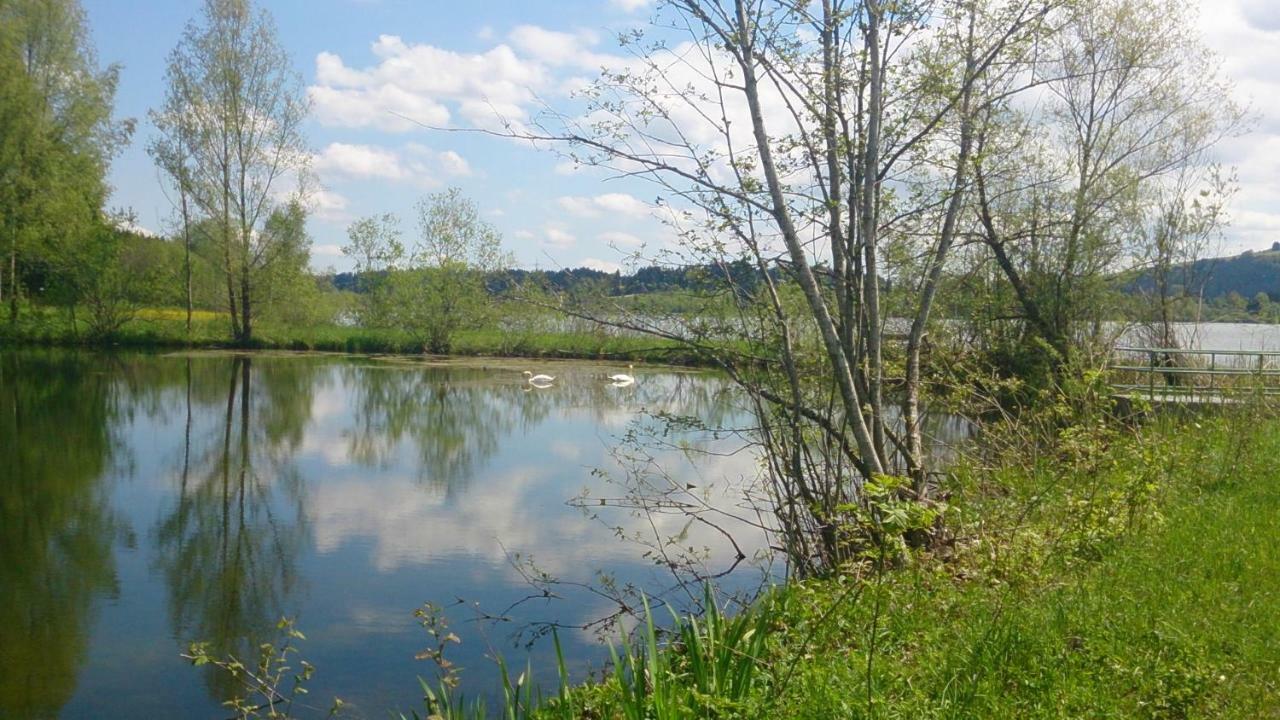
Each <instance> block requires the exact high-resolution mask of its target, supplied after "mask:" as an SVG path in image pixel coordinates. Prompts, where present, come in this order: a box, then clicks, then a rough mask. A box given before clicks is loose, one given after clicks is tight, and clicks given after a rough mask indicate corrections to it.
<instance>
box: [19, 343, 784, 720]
mask: <svg viewBox="0 0 1280 720" xmlns="http://www.w3.org/2000/svg"><path fill="white" fill-rule="evenodd" d="M526 366H527V367H528V368H529V369H532V370H534V371H536V372H549V373H551V374H554V375H558V376H559V377H558V378H557V380H556V383H555V385H554V386H553V387H551V388H548V389H545V390H537V389H530V388H529V387H528V385H527V384H526V383H525V382H524V380H523V378H522V376H521V370H523V369H525V368H526ZM618 370H619V368H618V367H617V366H616V365H615V366H605V365H597V364H589V363H545V362H539V363H532V362H530V363H522V362H506V361H493V362H489V363H485V362H458V363H450V364H428V363H425V362H418V361H413V360H405V359H400V360H393V359H384V360H375V359H369V358H358V357H347V356H323V355H321V356H317V355H307V356H301V355H290V354H286V353H279V354H251V355H233V354H225V353H190V354H168V355H155V354H133V353H89V352H73V351H61V350H30V351H26V350H24V351H16V352H15V351H5V352H0V717H2V718H6V719H9V718H13V719H20V718H35V717H49V716H60V717H66V718H137V717H161V716H175V715H182V716H189V717H209V718H220V717H224V716H226V714H227V713H226V711H225V710H224V709H222V708H220V707H219V701H220V700H221V699H222V698H223V697H225V696H226V693H228V692H229V691H230V690H231V687H230V686H229V685H228V683H227V682H225V679H224V678H223V677H221V676H219V675H217V674H216V673H214V672H212V671H210V669H209V668H208V667H204V668H193V667H191V666H190V664H189V663H187V662H186V661H184V660H183V659H181V657H180V653H182V652H184V651H185V650H186V648H187V646H188V643H189V642H190V641H193V640H203V641H208V642H210V643H211V647H212V648H213V649H214V650H215V651H218V652H228V651H234V652H237V653H240V654H242V655H245V656H247V655H248V653H247V652H246V650H245V648H247V647H252V646H255V645H256V643H257V642H260V641H262V640H270V639H272V638H273V637H274V634H273V630H274V627H275V623H276V621H277V620H278V619H279V618H281V617H282V616H288V617H291V618H294V619H295V621H296V623H297V626H298V628H299V629H301V630H302V631H303V632H304V633H306V635H307V640H306V641H305V642H302V643H301V644H300V648H301V654H300V657H302V658H305V659H307V660H308V661H310V662H311V663H313V664H314V665H316V666H317V668H318V671H317V673H316V675H315V677H314V679H313V680H312V682H311V683H310V689H311V694H310V696H309V698H308V702H309V703H311V704H313V705H315V706H316V707H317V708H320V709H327V707H328V701H329V699H330V698H331V697H332V696H334V695H337V696H340V697H342V698H343V699H344V700H346V701H347V702H348V703H350V704H351V707H352V710H353V712H351V713H350V715H351V716H352V717H379V718H385V717H388V712H389V711H406V712H407V711H408V710H409V709H411V708H418V709H419V710H420V709H421V697H420V695H421V690H420V689H419V687H418V682H417V677H418V676H423V677H427V678H432V677H434V667H433V666H432V665H431V664H430V663H428V662H424V661H417V660H415V659H414V656H415V654H416V653H419V652H421V651H422V650H424V649H425V648H427V647H428V638H427V637H426V635H425V634H424V632H423V630H422V628H421V627H420V626H419V624H418V622H417V620H416V619H415V618H414V617H413V611H414V610H415V609H416V608H418V607H420V606H421V605H422V603H424V602H426V601H430V602H432V603H435V604H437V605H439V606H442V607H444V608H445V612H446V615H447V617H448V619H449V620H450V623H451V627H450V629H451V630H452V631H453V632H455V633H456V634H457V635H459V636H460V637H461V638H462V642H461V644H460V645H458V646H456V647H453V648H451V649H450V650H449V655H448V657H449V658H450V659H451V660H452V661H453V662H455V663H457V664H458V665H459V666H460V667H462V668H463V670H462V689H463V690H464V691H466V692H467V693H468V694H471V695H474V694H477V693H480V694H485V693H492V692H493V691H494V690H496V688H497V679H496V678H497V675H496V670H495V667H494V663H493V662H492V660H491V657H492V655H493V653H502V654H503V655H504V656H506V657H507V658H508V660H509V661H510V662H511V663H512V665H514V666H517V667H519V668H521V669H523V667H524V664H525V662H526V661H529V662H531V663H532V664H533V666H534V667H535V668H539V667H541V668H543V670H545V669H547V668H549V667H551V666H550V665H547V664H546V663H547V662H548V660H549V659H550V657H551V652H552V649H551V647H550V644H549V643H548V642H539V643H535V644H534V645H533V646H532V649H531V650H528V651H527V650H526V649H525V645H524V643H523V641H524V640H527V639H528V638H529V637H530V636H531V632H533V631H536V630H537V629H538V628H539V627H545V626H540V625H532V624H533V623H544V622H554V623H559V624H561V625H563V626H564V628H563V629H561V630H559V635H560V638H561V641H562V643H563V645H564V648H565V652H566V655H567V656H568V658H569V661H570V667H571V669H572V670H573V671H574V672H575V673H576V674H577V675H578V676H582V675H584V674H585V672H586V670H587V669H588V668H593V667H594V668H599V667H600V666H601V665H602V663H603V661H604V659H605V657H607V649H606V648H605V647H604V646H602V645H601V644H600V643H599V642H598V641H597V634H598V629H593V628H587V629H583V628H584V626H589V625H591V624H592V623H593V622H595V621H597V620H600V619H602V618H606V617H608V616H609V615H610V614H612V613H613V612H615V611H616V609H617V606H616V605H614V604H612V603H611V602H610V600H609V599H607V598H605V597H601V596H599V595H597V594H595V593H593V592H591V591H590V590H589V589H588V588H586V587H579V586H576V585H573V583H581V584H583V585H589V584H592V583H596V582H598V581H599V579H600V577H601V573H604V574H607V576H608V577H610V578H611V579H612V580H613V581H614V582H616V583H617V584H619V585H623V586H625V585H631V586H634V587H636V588H639V589H643V590H645V591H646V592H648V593H651V594H653V595H654V596H656V597H657V598H659V599H668V600H671V601H672V602H673V603H677V604H678V603H679V602H680V599H681V595H680V593H679V592H676V591H673V590H672V587H673V584H674V580H673V576H672V574H671V572H670V571H669V569H668V568H667V566H666V565H664V564H662V563H661V562H659V561H658V560H657V559H655V557H654V556H653V555H652V554H650V555H649V556H646V554H645V551H646V550H647V549H648V548H646V546H645V545H644V543H643V542H637V541H636V540H637V539H638V540H640V541H648V540H651V539H652V538H654V537H662V538H679V545H680V547H685V548H692V550H691V552H692V553H693V554H696V555H697V556H698V557H705V570H706V571H707V572H718V571H720V570H722V569H724V568H726V567H728V566H729V565H731V564H732V561H733V560H734V559H735V557H736V552H735V551H734V550H733V549H732V548H731V547H730V546H729V544H728V541H727V540H726V539H725V538H724V537H722V536H721V535H719V534H718V533H717V532H714V531H711V530H709V529H708V528H706V527H703V526H702V525H700V524H697V523H695V524H693V525H692V526H687V521H686V519H685V518H683V517H679V516H677V515H657V516H655V517H654V522H653V524H652V525H651V524H650V523H649V522H648V520H645V519H642V518H640V517H638V516H636V515H634V514H632V513H630V512H628V511H626V510H624V509H617V508H614V507H610V506H604V507H601V506H599V500H598V499H597V498H601V497H606V498H622V497H623V496H624V495H625V490H624V488H625V487H626V486H627V484H628V483H634V482H641V481H643V482H648V483H652V487H653V488H656V489H659V490H668V491H670V492H672V493H674V495H673V498H675V499H681V500H683V501H686V502H691V503H702V504H705V506H706V507H707V508H714V509H715V511H716V512H717V513H718V514H717V521H718V523H719V524H721V525H723V526H725V527H727V528H728V529H730V530H731V531H732V533H733V535H734V540H735V541H736V542H737V543H738V544H739V546H740V547H741V548H742V550H743V553H744V554H746V555H747V556H748V559H747V561H746V562H744V563H742V565H741V566H740V567H739V568H738V569H737V570H735V572H734V573H733V574H732V575H731V576H730V577H729V579H727V580H725V581H722V582H726V583H727V585H728V587H729V589H730V590H733V589H735V588H738V589H742V590H747V589H750V588H752V587H754V586H755V585H757V584H758V583H759V582H760V581H761V580H762V578H763V577H764V576H765V575H766V574H767V573H768V572H770V571H769V568H768V567H767V566H765V563H764V562H763V561H759V562H757V561H756V558H757V556H758V555H762V553H760V552H759V551H761V550H762V548H763V547H764V539H763V537H762V535H761V533H760V532H759V531H758V530H755V529H753V528H752V527H751V526H750V524H749V523H748V522H739V521H737V520H735V519H734V517H735V516H737V515H741V514H743V513H741V512H740V506H741V504H742V502H743V501H742V494H743V490H744V489H745V488H747V487H749V486H750V484H751V481H752V480H753V479H754V478H755V476H756V473H757V463H756V460H755V457H754V456H753V455H752V454H751V452H749V451H745V450H743V448H744V445H745V443H744V441H743V440H742V438H741V437H739V436H737V435H736V434H735V433H733V432H711V431H708V430H702V429H698V427H697V426H698V423H682V424H681V425H680V428H679V429H678V430H674V431H672V433H671V434H669V435H665V436H664V435H663V434H662V433H661V432H657V431H660V430H662V429H663V428H664V427H665V425H663V424H662V423H659V422H658V421H656V420H654V419H652V417H651V414H653V413H668V414H671V415H679V416H689V417H691V418H695V419H697V420H698V421H699V422H701V423H705V424H706V425H708V426H709V427H715V428H731V429H732V428H746V427H748V426H749V424H750V416H749V414H748V413H747V412H745V410H744V408H743V407H742V403H741V402H740V398H739V396H738V395H737V394H736V393H735V392H734V391H733V389H732V388H731V387H730V385H729V384H728V383H727V382H725V381H724V380H722V379H720V378H718V377H717V376H714V375H711V374H706V373H695V372H682V371H676V370H648V369H637V370H636V371H635V374H636V375H637V376H638V380H637V382H636V383H635V384H634V385H632V386H631V387H625V388H618V387H611V386H610V385H609V384H608V383H607V381H606V380H605V379H604V376H605V375H606V374H607V373H609V372H617V371H618ZM648 431H655V438H654V442H653V443H645V444H646V445H648V446H650V450H649V451H648V452H646V453H644V454H641V455H639V456H637V454H636V453H635V452H634V450H627V449H626V447H627V446H622V447H621V449H620V441H621V439H622V438H623V437H624V436H626V435H628V434H641V435H643V434H645V433H646V432H648ZM655 443H656V444H655ZM620 452H621V453H622V454H623V455H625V456H626V457H622V458H620V457H619V453H620ZM655 471H660V472H655ZM584 493H586V494H587V495H586V497H585V499H582V500H579V501H577V502H570V501H573V500H574V499H575V498H582V497H583V494H584ZM584 508H585V509H584ZM719 513H723V514H719ZM750 519H751V520H754V519H755V518H750ZM537 572H546V573H548V574H550V575H552V576H554V577H556V578H559V579H560V580H563V581H565V584H559V585H556V586H554V587H552V590H553V593H554V594H555V595H557V596H559V598H560V599H546V598H545V597H535V599H532V600H525V601H524V602H520V601H521V600H522V599H525V598H528V597H529V596H531V595H532V596H539V594H540V593H541V591H542V586H538V585H533V584H531V583H530V582H529V579H530V578H531V577H533V578H535V579H536V577H537V576H536V575H534V573H537ZM481 613H487V614H492V615H501V616H503V617H504V618H505V620H503V621H496V622H495V621H486V622H481V621H479V620H478V619H477V618H478V617H479V614H481ZM535 674H536V676H537V677H540V678H542V679H543V682H545V683H548V684H549V683H551V682H552V681H553V678H552V676H551V675H550V674H548V673H547V672H536V673H535ZM303 714H306V713H303ZM317 714H322V713H319V712H318V713H317Z"/></svg>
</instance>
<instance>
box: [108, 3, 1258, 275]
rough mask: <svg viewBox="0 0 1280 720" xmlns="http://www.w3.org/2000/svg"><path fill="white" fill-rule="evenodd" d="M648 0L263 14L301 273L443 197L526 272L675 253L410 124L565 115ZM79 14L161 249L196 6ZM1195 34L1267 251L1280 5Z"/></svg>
mask: <svg viewBox="0 0 1280 720" xmlns="http://www.w3.org/2000/svg"><path fill="white" fill-rule="evenodd" d="M653 1H654V0H525V1H524V2H497V1H495V0H472V1H471V2H453V1H448V0H259V2H260V3H261V4H262V6H263V7H265V8H267V9H268V10H269V11H270V12H271V14H272V15H273V16H274V18H275V21H276V24H277V26H278V28H279V32H280V39H281V42H282V44H283V45H284V47H285V49H286V50H287V51H288V52H289V53H290V55H291V56H292V57H293V60H294V64H295V67H296V69H297V70H298V72H300V73H301V75H302V78H303V82H304V84H305V85H306V88H307V93H308V94H309V96H310V98H311V101H312V103H313V108H312V114H311V117H310V118H309V120H308V122H307V125H306V127H305V132H306V135H307V138H308V140H309V142H310V144H311V146H312V148H313V150H314V153H315V155H314V162H313V168H314V170H315V171H316V174H317V177H318V180H319V183H320V189H319V190H318V191H317V193H316V195H315V196H314V198H313V205H314V208H313V214H312V217H311V219H310V222H309V231H310V234H311V236H312V239H313V243H314V244H313V247H312V266H313V267H314V268H316V269H317V270H325V269H328V268H333V269H336V270H347V269H350V267H351V263H350V261H349V260H348V259H347V258H346V257H344V256H343V255H342V252H341V246H342V244H343V243H344V242H345V240H346V227H347V225H348V224H349V223H350V222H351V221H352V220H354V219H355V218H357V217H364V216H369V215H375V214H382V213H386V212H392V213H395V214H396V215H398V216H399V217H400V218H401V227H402V230H404V231H405V234H406V236H411V235H412V234H413V232H414V217H415V211H414V204H415V202H416V201H417V199H419V198H421V197H422V196H423V195H425V194H428V193H431V192H437V191H440V190H443V189H445V188H447V187H450V186H457V187H459V188H461V189H462V190H463V192H464V193H465V194H466V195H467V196H469V197H470V198H471V199H472V200H474V201H475V202H476V203H477V204H478V205H479V207H480V208H481V211H482V213H483V215H484V217H485V219H486V220H487V221H488V222H490V223H492V224H493V225H494V226H495V227H497V228H498V230H499V231H501V232H502V234H503V237H504V243H505V246H506V248H507V249H508V250H509V251H510V252H512V254H513V255H514V256H515V258H516V261H517V263H518V264H519V265H520V266H522V267H527V268H535V267H537V268H544V269H552V268H560V267H577V266H584V265H585V266H588V267H595V268H598V269H602V270H606V271H612V270H615V269H618V268H619V267H624V266H625V265H626V263H627V258H628V257H630V256H632V255H634V254H635V252H636V251H637V249H638V248H640V247H646V248H658V247H663V246H665V245H668V244H670V243H672V242H674V239H673V238H674V235H673V232H672V231H671V230H670V229H669V228H667V227H665V226H664V225H663V224H662V223H661V222H660V220H659V219H658V217H657V216H656V215H655V212H654V210H653V203H654V200H655V198H654V197H653V190H652V186H651V185H647V184H644V183H640V182H638V181H634V180H633V181H627V180H620V179H617V178H610V177H608V176H607V175H604V174H601V173H600V172H599V171H596V170H590V169H588V170H583V169H576V170H575V169H574V168H573V166H572V163H569V162H567V161H566V160H565V159H564V158H563V157H561V156H560V155H558V154H556V153H555V152H553V151H551V150H548V149H545V148H544V149H536V148H532V147H529V146H528V145H527V144H522V143H517V142H514V141H511V140H505V139H501V138H494V137H489V136H483V135H478V134H474V133H459V132H447V131H443V130H438V129H434V130H433V129H429V128H427V127H423V125H422V124H425V125H431V126H436V127H449V128H486V127H488V128H492V127H495V126H496V123H497V118H498V117H499V116H501V117H505V118H508V119H515V120H521V119H527V118H529V117H531V116H533V115H535V114H536V113H537V111H538V108H540V107H542V106H543V105H549V106H552V107H559V106H564V105H566V104H569V103H571V93H572V91H573V90H574V89H575V88H578V87H581V86H582V85H583V84H584V83H585V82H587V81H589V80H590V79H591V78H592V77H594V76H595V75H596V74H597V73H598V72H599V69H600V67H602V66H605V65H609V64H610V63H613V62H616V61H617V59H618V57H619V55H621V53H622V51H620V50H619V49H618V47H617V42H616V40H615V38H616V37H617V34H618V33H619V32H622V31H625V30H627V29H630V28H634V27H643V26H646V25H647V24H648V22H649V20H650V18H651V16H652V14H653V7H652V3H653ZM84 4H85V9H86V11H87V12H88V15H89V22H90V24H91V30H92V33H93V38H94V42H95V44H96V47H97V50H98V55H99V58H100V60H101V61H102V62H103V63H110V62H115V63H120V64H121V65H122V71H121V80H120V88H119V91H118V95H117V114H118V115H119V116H121V117H132V118H137V119H138V121H139V124H138V129H137V132H136V134H135V136H134V139H133V142H132V144H131V145H130V146H129V147H128V148H126V149H125V150H124V152H123V153H122V154H121V156H120V157H119V158H118V159H117V160H116V162H115V164H114V165H113V167H112V172H111V183H112V185H113V187H114V193H113V196H112V199H111V201H110V205H111V207H113V208H128V209H132V210H133V212H134V213H136V216H137V222H138V224H140V225H141V226H142V227H144V228H146V229H148V230H151V231H153V232H164V231H166V230H167V229H169V228H170V227H171V223H172V220H171V218H172V215H173V213H172V206H171V203H170V201H169V200H168V198H167V197H166V195H165V194H164V192H163V191H162V189H161V184H160V181H159V179H158V176H157V173H156V170H155V167H154V165H153V164H152V162H151V160H150V158H149V157H148V156H147V154H146V151H145V146H146V142H147V140H148V138H150V137H151V136H152V135H153V133H154V128H153V127H152V126H151V125H150V123H149V122H147V121H146V115H147V110H148V109H150V108H152V107H155V106H157V105H159V104H160V102H161V100H162V98H163V94H164V66H165V57H166V55H167V54H168V53H169V52H170V51H171V50H172V48H173V46H174V45H175V44H176V43H177V41H178V39H179V36H180V35H181V32H182V28H183V26H184V25H185V24H186V23H187V22H188V21H189V20H190V19H192V18H194V17H196V16H197V14H198V13H199V9H200V5H201V3H200V0H152V1H150V2H131V1H127V0H84ZM1199 22H1200V27H1201V31H1202V33H1203V36H1204V41H1205V43H1206V45H1208V46H1209V48H1210V49H1212V50H1214V51H1215V52H1216V53H1217V54H1218V56H1219V57H1220V59H1221V61H1222V71H1223V74H1225V75H1226V76H1227V77H1229V78H1230V79H1231V80H1232V81H1233V82H1234V92H1235V94H1236V96H1237V99H1238V100H1239V101H1240V102H1241V103H1242V104H1244V105H1246V106H1247V107H1249V108H1250V110H1251V112H1252V115H1253V122H1252V124H1251V125H1250V127H1249V129H1248V132H1246V133H1244V134H1241V135H1239V136H1237V137H1233V138H1229V139H1228V140H1226V141H1224V142H1223V143H1222V144H1221V145H1220V146H1219V147H1218V149H1217V151H1216V152H1217V154H1218V159H1219V160H1220V161H1221V162H1223V163H1224V164H1225V165H1227V166H1228V167H1232V168H1234V170H1235V172H1236V175H1237V177H1238V179H1239V191H1238V193H1237V194H1236V196H1235V197H1234V198H1233V200H1232V203H1231V206H1230V208H1229V214H1230V221H1231V225H1230V227H1228V228H1227V230H1226V232H1225V235H1224V238H1223V240H1222V244H1221V247H1220V252H1221V253H1222V254H1228V253H1238V252H1240V251H1242V250H1245V249H1262V248H1266V247H1269V246H1270V245H1271V243H1273V242H1275V241H1280V0H1201V8H1200V21H1199ZM398 115H402V116H406V117H411V118H414V119H416V120H419V121H421V123H422V124H416V123H412V122H408V121H406V120H404V119H402V118H401V117H398ZM646 193H647V194H646Z"/></svg>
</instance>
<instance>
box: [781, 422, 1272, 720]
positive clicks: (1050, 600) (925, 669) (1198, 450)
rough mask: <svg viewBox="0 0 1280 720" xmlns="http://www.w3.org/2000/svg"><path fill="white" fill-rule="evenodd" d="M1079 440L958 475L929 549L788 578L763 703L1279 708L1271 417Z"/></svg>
mask: <svg viewBox="0 0 1280 720" xmlns="http://www.w3.org/2000/svg"><path fill="white" fill-rule="evenodd" d="M1091 437H1092V439H1094V440H1098V441H1099V442H1101V443H1102V444H1099V445H1091V446H1090V447H1089V448H1079V449H1078V451H1077V452H1072V451H1070V450H1068V451H1066V453H1065V454H1064V453H1062V452H1057V453H1053V454H1052V455H1050V456H1047V457H1045V458H1044V459H1043V460H1042V461H1041V462H1039V463H1035V464H1034V465H1032V466H1031V467H1029V468H1018V467H1016V466H1012V465H1010V466H1008V467H1005V468H1002V469H1001V470H999V471H998V472H997V473H996V474H995V476H994V477H992V476H986V477H982V478H975V477H971V478H968V479H967V480H966V481H967V482H968V487H963V486H962V487H960V488H957V489H956V492H957V496H956V497H955V498H954V499H953V503H954V505H955V507H956V514H957V515H962V516H965V515H967V518H965V517H955V518H953V520H954V522H956V523H957V524H959V525H960V528H959V530H958V535H957V543H958V544H959V545H961V547H958V548H956V549H954V550H953V554H952V555H951V556H950V557H949V558H947V559H946V560H945V561H944V560H942V559H939V558H937V557H920V558H917V559H916V560H915V561H914V562H913V563H912V564H911V565H910V566H909V567H906V568H903V569H900V570H898V571H895V572H891V573H888V574H886V575H885V576H883V577H880V578H876V579H873V580H866V581H864V584H863V585H862V586H861V589H862V592H861V596H860V597H859V599H858V601H857V602H852V603H849V602H847V600H848V598H849V591H848V589H847V588H849V587H856V586H857V585H856V581H855V580H853V579H851V578H845V579H844V580H843V582H842V581H840V580H822V581H815V582H808V583H801V584H798V585H796V586H793V587H791V588H788V589H787V590H785V591H784V594H785V595H786V596H787V597H788V599H789V603H788V605H787V607H788V611H787V613H786V615H785V618H784V621H785V623H786V624H787V626H788V630H787V631H786V632H784V633H781V634H780V638H781V639H780V642H779V643H778V645H777V646H776V647H775V648H774V651H773V653H772V659H773V661H774V662H781V661H784V660H789V659H791V658H796V660H795V662H796V663H797V664H796V665H795V666H794V669H790V670H788V672H789V673H790V676H791V678H792V680H791V681H790V682H789V683H787V684H785V685H784V686H783V687H779V688H775V689H774V692H775V693H776V695H775V697H776V712H775V713H774V715H775V716H776V717H795V718H805V717H854V718H856V717H877V718H987V717H1017V718H1077V717H1090V718H1191V717H1206V718H1226V717H1235V718H1265V717H1280V523H1277V522H1276V518H1277V517H1278V516H1280V467H1277V466H1276V465H1275V464H1274V463H1273V462H1272V461H1271V460H1270V458H1273V457H1276V456H1277V454H1278V453H1280V423H1278V422H1277V421H1276V420H1274V419H1266V420H1264V421H1263V420H1258V419H1257V418H1254V417H1251V416H1243V417H1238V418H1236V419H1234V420H1233V419H1227V418H1221V417H1218V418H1202V419H1200V420H1198V421H1197V420H1194V419H1185V420H1182V421H1175V420H1171V419H1162V420H1160V421H1158V422H1157V423H1155V424H1154V425H1153V426H1149V427H1146V428H1142V429H1140V430H1139V431H1138V432H1136V433H1131V434H1125V433H1098V434H1097V435H1093V434H1091ZM993 491H995V492H993ZM841 598H843V600H841ZM801 640H802V641H801ZM801 647H803V648H804V651H803V652H799V648H801Z"/></svg>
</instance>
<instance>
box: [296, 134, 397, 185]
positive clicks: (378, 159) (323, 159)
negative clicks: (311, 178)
mask: <svg viewBox="0 0 1280 720" xmlns="http://www.w3.org/2000/svg"><path fill="white" fill-rule="evenodd" d="M312 167H313V168H315V170H316V172H319V173H320V174H322V175H325V174H329V173H333V174H340V175H346V176H349V177H355V178H385V179H388V180H399V179H401V178H402V177H404V172H405V171H404V168H403V167H402V166H401V165H400V157H399V156H398V155H396V153H395V152H393V151H391V150H388V149H386V148H380V147H373V146H371V145H349V144H347V143H337V142H335V143H329V145H327V146H326V147H325V148H324V150H321V151H320V153H318V154H317V155H316V156H315V158H314V159H313V160H312Z"/></svg>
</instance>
